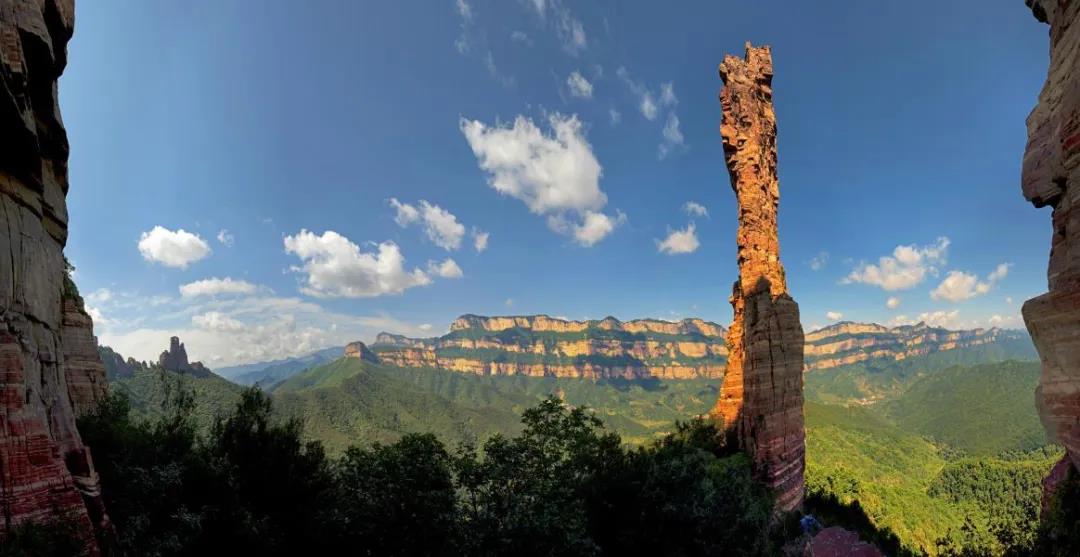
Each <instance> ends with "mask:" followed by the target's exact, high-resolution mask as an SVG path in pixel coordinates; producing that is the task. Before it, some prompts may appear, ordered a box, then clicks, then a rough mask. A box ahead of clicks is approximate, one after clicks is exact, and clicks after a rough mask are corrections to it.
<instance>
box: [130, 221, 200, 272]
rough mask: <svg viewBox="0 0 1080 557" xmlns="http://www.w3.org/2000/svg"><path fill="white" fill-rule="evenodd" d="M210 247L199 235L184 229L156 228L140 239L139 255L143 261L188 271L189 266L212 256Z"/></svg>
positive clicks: (143, 234) (144, 233)
mask: <svg viewBox="0 0 1080 557" xmlns="http://www.w3.org/2000/svg"><path fill="white" fill-rule="evenodd" d="M210 251H211V250H210V245H209V244H207V243H206V241H205V240H203V239H202V238H200V237H199V236H198V235H197V234H192V233H190V232H188V231H186V230H184V229H183V228H181V229H178V230H176V231H173V230H169V229H167V228H165V227H162V226H155V227H154V228H153V230H151V231H150V232H143V233H142V235H141V236H140V237H139V253H141V254H142V256H143V259H145V260H147V261H151V262H155V263H161V264H162V265H165V266H166V267H174V268H178V269H186V268H187V266H188V265H190V264H192V263H194V262H196V261H198V260H200V259H202V258H204V257H206V256H208V255H210Z"/></svg>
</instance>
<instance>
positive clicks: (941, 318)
mask: <svg viewBox="0 0 1080 557" xmlns="http://www.w3.org/2000/svg"><path fill="white" fill-rule="evenodd" d="M959 318H960V310H952V311H945V310H938V311H926V312H923V313H920V314H919V316H918V317H917V318H915V319H910V318H908V316H906V315H897V316H896V317H894V318H892V320H891V321H889V323H890V324H892V325H894V326H895V325H915V324H917V323H926V324H927V325H929V326H931V327H943V328H947V329H955V328H958V327H959V326H960V322H959Z"/></svg>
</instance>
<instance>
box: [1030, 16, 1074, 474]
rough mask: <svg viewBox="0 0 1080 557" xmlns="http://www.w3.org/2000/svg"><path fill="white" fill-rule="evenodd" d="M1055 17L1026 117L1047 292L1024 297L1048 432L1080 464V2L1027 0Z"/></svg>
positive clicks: (1049, 18) (1032, 194)
mask: <svg viewBox="0 0 1080 557" xmlns="http://www.w3.org/2000/svg"><path fill="white" fill-rule="evenodd" d="M1027 4H1028V5H1029V6H1030V7H1031V8H1032V11H1033V12H1034V13H1035V16H1036V17H1037V18H1039V19H1040V20H1041V21H1044V22H1047V23H1049V24H1050V70H1049V73H1048V75H1047V78H1046V83H1045V84H1044V85H1043V89H1042V92H1041V93H1040V94H1039V102H1038V104H1037V105H1036V106H1035V108H1034V109H1033V110H1032V111H1031V115H1030V116H1028V119H1027V128H1028V143H1027V149H1026V151H1025V152H1024V165H1023V174H1022V185H1023V191H1024V197H1026V198H1027V199H1028V200H1029V201H1031V202H1032V203H1034V204H1035V206H1036V207H1044V206H1050V207H1051V208H1052V209H1053V216H1052V219H1053V227H1052V236H1051V241H1050V266H1049V271H1048V274H1047V275H1048V276H1047V278H1048V279H1049V292H1047V293H1046V294H1043V295H1041V296H1039V297H1037V298H1033V299H1031V300H1028V301H1027V302H1026V303H1025V304H1024V309H1023V313H1024V322H1025V323H1027V328H1028V331H1029V332H1030V333H1031V338H1032V340H1033V341H1034V342H1035V347H1036V348H1037V349H1038V351H1039V356H1040V357H1041V359H1042V363H1043V373H1042V378H1041V379H1040V381H1039V387H1038V389H1037V390H1036V395H1035V398H1036V404H1037V406H1038V408H1039V416H1040V417H1041V418H1042V421H1043V425H1044V426H1045V427H1046V430H1047V432H1048V433H1049V434H1050V436H1051V438H1053V439H1056V440H1057V441H1059V442H1060V443H1061V444H1062V445H1064V446H1065V448H1066V449H1067V450H1068V456H1069V459H1070V460H1071V462H1072V465H1073V466H1074V467H1078V466H1080V2H1078V1H1076V0H1072V1H1070V0H1028V1H1027Z"/></svg>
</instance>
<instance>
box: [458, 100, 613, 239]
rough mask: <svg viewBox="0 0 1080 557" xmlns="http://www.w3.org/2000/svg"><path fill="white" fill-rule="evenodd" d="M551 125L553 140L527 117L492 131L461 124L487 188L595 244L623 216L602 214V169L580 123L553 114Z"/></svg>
mask: <svg viewBox="0 0 1080 557" xmlns="http://www.w3.org/2000/svg"><path fill="white" fill-rule="evenodd" d="M549 124H550V125H551V128H552V135H551V136H548V135H546V134H545V133H544V132H543V131H541V130H540V128H538V127H537V126H536V125H535V124H533V122H532V120H530V119H528V118H525V117H524V116H518V117H517V118H516V119H515V120H514V124H513V126H499V125H496V126H493V127H489V126H486V125H485V124H484V123H483V122H480V121H477V120H466V119H464V118H463V119H462V120H461V122H460V126H461V132H462V134H464V135H465V139H466V141H468V142H469V146H470V147H471V148H472V151H473V154H475V155H476V159H477V163H478V164H479V166H480V168H481V169H482V170H484V171H486V172H487V173H488V185H490V186H491V187H492V188H494V189H495V190H496V191H498V192H499V193H501V194H503V195H508V196H510V197H513V198H515V199H518V200H520V201H522V202H524V203H525V205H526V206H527V207H528V208H529V210H530V211H532V212H533V213H535V214H537V215H544V216H547V217H548V225H549V226H550V227H551V229H552V230H555V231H556V232H560V233H563V234H568V235H571V236H573V237H574V238H575V239H577V240H578V243H580V244H582V245H593V244H595V243H596V242H598V241H599V240H600V239H602V238H603V237H604V236H606V235H607V234H608V233H610V232H611V231H612V230H614V228H615V226H616V225H617V224H619V222H621V220H622V217H620V216H618V215H616V217H614V218H613V217H611V216H608V215H606V214H603V213H601V209H603V207H604V205H606V204H607V195H605V194H604V192H603V191H601V190H600V176H601V174H602V169H601V167H600V163H599V161H597V160H596V156H595V155H594V154H593V151H592V146H591V145H589V143H588V141H586V139H585V136H584V134H583V133H582V130H581V122H580V121H579V120H578V119H577V117H576V116H563V115H561V114H552V115H551V116H549ZM570 213H572V214H573V215H574V216H576V219H574V218H572V216H570V215H569V214H570ZM575 221H580V222H575Z"/></svg>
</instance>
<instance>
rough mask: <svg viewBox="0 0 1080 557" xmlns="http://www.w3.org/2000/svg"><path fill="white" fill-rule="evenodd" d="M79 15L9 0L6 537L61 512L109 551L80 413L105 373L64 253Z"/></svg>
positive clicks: (4, 156)
mask: <svg viewBox="0 0 1080 557" xmlns="http://www.w3.org/2000/svg"><path fill="white" fill-rule="evenodd" d="M74 16H75V10H74V5H73V2H72V1H71V0H0V130H3V141H2V144H3V146H2V147H0V377H2V381H0V397H2V398H0V401H2V402H0V513H2V515H3V516H2V521H0V533H2V531H4V530H6V529H7V528H10V527H13V526H16V525H19V524H24V523H27V522H47V521H51V520H57V519H59V520H63V521H64V522H65V523H67V524H69V525H71V526H72V527H74V528H75V530H76V531H77V532H79V533H80V534H81V535H82V536H83V538H84V539H85V542H86V546H87V549H88V550H89V552H90V553H97V547H98V546H97V543H96V541H95V536H94V526H95V525H96V526H98V528H99V529H100V530H99V531H102V532H104V531H107V530H108V517H107V516H106V515H105V513H104V509H103V507H102V505H101V497H100V489H99V482H98V477H97V474H96V473H95V472H94V466H93V461H92V459H91V457H90V450H89V449H88V448H87V447H85V446H84V445H83V443H82V440H81V438H80V437H79V433H78V431H77V430H76V428H75V415H76V412H77V409H78V411H85V409H86V408H87V407H88V405H89V404H90V403H91V401H92V400H93V399H94V397H95V396H97V395H98V394H100V390H99V389H100V385H103V384H104V381H105V380H104V377H95V376H94V375H95V374H96V373H98V372H99V371H103V368H100V369H99V368H97V367H96V366H94V365H93V364H92V362H91V360H92V356H91V355H90V353H88V352H87V351H86V350H85V348H86V347H85V343H86V341H87V339H88V337H89V338H92V333H91V332H90V327H91V323H90V320H89V318H88V317H85V316H84V315H79V312H78V311H75V308H73V307H72V306H69V305H66V302H65V294H66V296H67V297H68V298H72V297H73V296H75V295H77V294H76V293H74V292H73V291H71V290H72V289H68V288H65V286H66V284H65V276H66V272H65V262H64V256H63V248H64V244H65V243H66V242H67V230H68V228H67V223H68V218H67V206H66V201H65V197H66V194H67V190H68V178H67V159H68V142H67V134H66V133H65V131H64V126H63V122H62V121H61V118H60V110H59V104H58V102H57V80H58V78H59V77H60V74H61V72H62V71H63V70H64V66H65V64H66V63H67V42H68V39H70V38H71V34H72V30H73V25H74ZM69 310H70V311H69ZM69 341H70V342H72V345H71V346H68V345H67V343H68V342H69ZM68 357H71V358H72V361H71V362H70V364H72V365H69V361H68V359H67V358H68Z"/></svg>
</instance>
